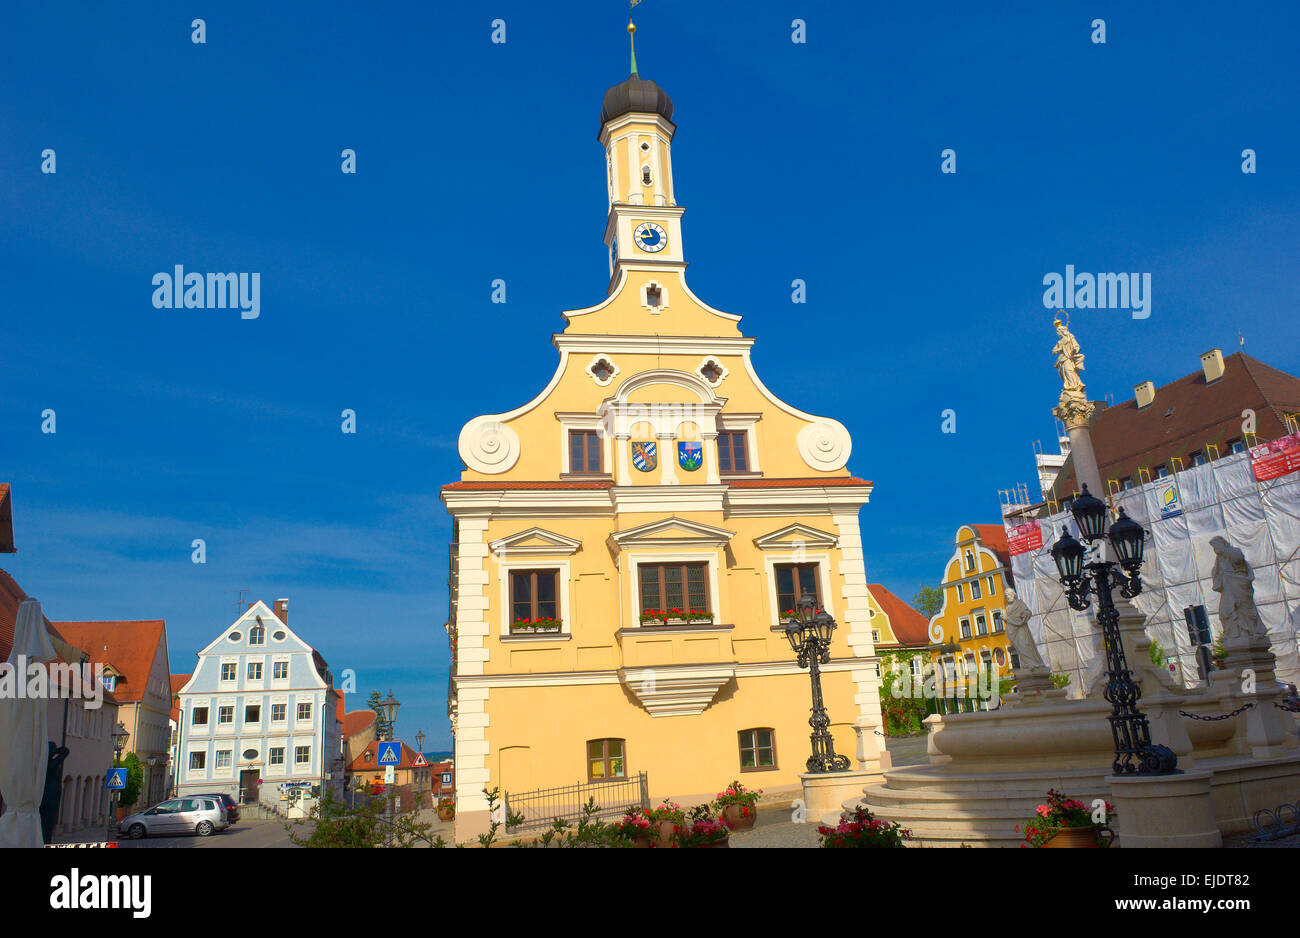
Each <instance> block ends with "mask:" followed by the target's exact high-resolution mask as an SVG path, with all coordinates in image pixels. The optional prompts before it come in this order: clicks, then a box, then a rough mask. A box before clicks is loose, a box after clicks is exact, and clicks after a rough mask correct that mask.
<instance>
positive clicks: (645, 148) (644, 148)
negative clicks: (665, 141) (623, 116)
mask: <svg viewBox="0 0 1300 938" xmlns="http://www.w3.org/2000/svg"><path fill="white" fill-rule="evenodd" d="M641 152H642V153H649V152H650V141H649V140H642V141H641Z"/></svg>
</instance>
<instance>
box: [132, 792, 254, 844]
mask: <svg viewBox="0 0 1300 938" xmlns="http://www.w3.org/2000/svg"><path fill="white" fill-rule="evenodd" d="M229 826H230V822H229V821H228V820H226V807H225V805H224V804H222V803H221V800H220V799H219V798H218V797H216V796H214V795H196V796H191V797H188V798H171V799H169V800H167V801H163V802H160V803H159V804H156V805H154V806H153V807H152V808H150V809H149V810H148V811H141V812H140V813H139V814H132V815H130V816H129V817H125V818H123V819H122V822H121V823H120V824H118V825H117V830H118V833H119V834H125V835H126V836H127V837H129V838H131V839H132V840H139V839H140V838H141V837H149V836H155V837H156V836H160V835H161V836H175V835H177V834H197V835H198V836H200V837H207V836H208V835H209V834H211V833H212V832H213V831H223V830H225V829H226V828H227V827H229Z"/></svg>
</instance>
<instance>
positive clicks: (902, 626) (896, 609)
mask: <svg viewBox="0 0 1300 938" xmlns="http://www.w3.org/2000/svg"><path fill="white" fill-rule="evenodd" d="M867 589H869V590H871V595H872V596H874V597H875V600H876V603H877V604H878V605H879V606H880V608H881V609H882V610H884V613H885V615H887V616H889V627H890V629H892V630H893V632H894V638H896V639H898V644H900V645H905V646H916V645H929V644H930V622H929V620H928V619H926V617H925V616H923V615H921V614H920V613H919V612H917V611H916V610H915V609H913V608H912V607H911V606H909V605H908V604H907V603H905V602H903V600H901V599H899V598H898V597H897V596H896V595H894V594H893V593H892V592H890V591H889V590H888V589H886V588H885V587H883V586H881V585H880V584H879V583H869V584H867Z"/></svg>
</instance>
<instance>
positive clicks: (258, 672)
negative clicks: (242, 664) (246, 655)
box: [248, 661, 262, 681]
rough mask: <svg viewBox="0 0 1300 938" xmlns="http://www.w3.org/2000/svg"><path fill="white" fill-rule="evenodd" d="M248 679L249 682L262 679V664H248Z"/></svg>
mask: <svg viewBox="0 0 1300 938" xmlns="http://www.w3.org/2000/svg"><path fill="white" fill-rule="evenodd" d="M248 679H249V680H250V681H260V680H261V679H262V662H260V661H250V662H248Z"/></svg>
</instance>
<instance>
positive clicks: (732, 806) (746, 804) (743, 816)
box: [713, 781, 763, 831]
mask: <svg viewBox="0 0 1300 938" xmlns="http://www.w3.org/2000/svg"><path fill="white" fill-rule="evenodd" d="M762 793H763V789H761V788H760V789H758V791H750V790H749V789H748V788H746V787H745V786H744V785H742V784H740V782H739V781H733V782H732V783H731V784H730V785H728V786H727V788H726V790H725V791H720V792H718V797H717V799H715V800H714V802H713V804H714V806H715V807H716V808H717V809H718V816H719V817H721V818H722V820H723V821H724V822H725V823H726V825H727V826H728V827H730V828H731V829H732V830H733V831H747V830H749V829H750V828H751V827H753V826H754V822H755V821H756V820H757V819H758V796H759V795H761V794H762Z"/></svg>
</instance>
